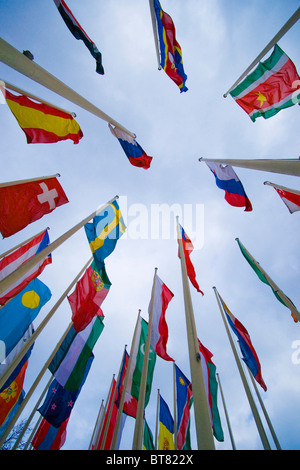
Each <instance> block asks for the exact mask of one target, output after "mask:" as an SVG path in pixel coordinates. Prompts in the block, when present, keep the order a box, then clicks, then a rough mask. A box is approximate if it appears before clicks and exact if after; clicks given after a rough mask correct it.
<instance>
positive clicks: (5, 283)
mask: <svg viewBox="0 0 300 470" xmlns="http://www.w3.org/2000/svg"><path fill="white" fill-rule="evenodd" d="M118 197H119V196H115V197H114V198H113V199H111V201H108V202H107V203H106V204H104V205H103V206H101V207H100V208H99V209H97V210H96V211H95V212H93V213H92V214H90V215H89V216H88V217H86V218H85V219H83V220H82V221H81V222H79V223H78V224H76V225H74V227H72V228H71V229H70V230H68V231H67V232H65V233H64V234H63V235H61V236H60V237H59V238H57V239H56V240H55V241H54V242H52V243H50V244H49V245H47V246H46V247H45V248H44V249H43V250H41V251H40V252H39V253H37V254H36V255H35V256H33V257H32V258H30V259H29V260H28V261H26V263H24V264H22V265H21V266H19V267H18V268H17V269H16V270H15V271H14V272H12V273H11V274H9V275H8V276H6V277H5V278H4V279H2V281H0V294H1V293H2V292H4V291H6V289H8V288H9V287H10V286H11V285H13V284H14V283H15V282H17V281H18V280H19V279H20V278H21V277H22V276H24V275H25V274H26V273H27V272H28V271H29V270H30V269H32V268H33V267H34V266H35V265H36V264H38V263H39V262H40V261H42V260H43V259H45V258H46V256H47V255H49V254H50V253H52V252H53V250H55V249H56V248H58V247H59V246H60V245H61V244H62V243H63V242H65V241H66V240H67V239H68V238H70V237H71V236H72V235H74V233H76V232H77V231H78V230H79V229H81V228H82V227H83V226H84V225H85V224H86V223H87V222H89V220H90V219H92V218H93V217H95V216H96V215H97V214H99V212H101V211H103V210H104V209H105V208H106V207H107V206H109V205H110V204H111V203H112V202H113V201H115V200H116V199H117V198H118Z"/></svg>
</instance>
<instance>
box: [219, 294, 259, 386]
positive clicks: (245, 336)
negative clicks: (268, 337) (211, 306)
mask: <svg viewBox="0 0 300 470" xmlns="http://www.w3.org/2000/svg"><path fill="white" fill-rule="evenodd" d="M218 295H219V298H220V301H221V304H222V306H223V310H224V312H225V314H226V318H227V321H228V323H229V325H230V327H231V329H232V331H233V332H234V334H235V335H236V336H237V338H238V341H239V346H240V349H241V352H242V359H243V361H244V362H245V364H247V366H248V368H249V370H250V371H251V373H252V375H253V377H254V379H255V380H256V381H257V383H259V385H260V386H261V387H262V388H263V389H264V390H265V391H266V390H267V386H266V384H265V382H264V380H263V378H262V374H261V365H260V362H259V359H258V356H257V354H256V351H255V349H254V347H253V345H252V342H251V339H250V335H249V333H248V331H247V330H246V328H245V327H244V325H242V323H241V322H240V321H239V320H238V319H237V318H235V316H234V315H233V314H232V313H231V312H230V310H229V309H228V307H227V305H226V304H225V302H224V300H223V299H222V297H221V296H220V294H218Z"/></svg>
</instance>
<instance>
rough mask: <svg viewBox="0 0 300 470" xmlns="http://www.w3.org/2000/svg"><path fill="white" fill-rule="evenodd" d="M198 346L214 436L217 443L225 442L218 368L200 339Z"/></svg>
mask: <svg viewBox="0 0 300 470" xmlns="http://www.w3.org/2000/svg"><path fill="white" fill-rule="evenodd" d="M198 344H199V352H200V357H201V365H202V371H203V377H204V383H205V389H206V397H207V401H208V407H209V412H210V419H211V425H212V430H213V435H214V436H215V438H216V439H217V441H220V442H223V441H224V434H223V429H222V424H221V419H220V415H219V410H218V403H217V400H218V382H217V378H216V366H215V364H214V363H213V362H212V360H211V358H212V356H213V354H212V353H211V352H210V351H209V350H208V349H207V348H206V347H205V346H203V344H202V343H201V341H199V339H198Z"/></svg>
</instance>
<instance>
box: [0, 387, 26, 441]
mask: <svg viewBox="0 0 300 470" xmlns="http://www.w3.org/2000/svg"><path fill="white" fill-rule="evenodd" d="M24 398H25V392H24V390H22V392H21V393H20V395H19V399H18V401H17V403H16V404H15V405H14V407H13V409H12V410H11V412H10V413H9V415H8V416H7V418H6V420H5V421H4V423H3V424H2V426H0V439H1V438H2V436H3V435H4V433H5V432H6V430H7V428H8V426H9V425H10V423H11V422H12V419H13V418H14V416H15V415H16V413H17V411H18V409H19V408H20V406H21V404H22V401H23V400H24Z"/></svg>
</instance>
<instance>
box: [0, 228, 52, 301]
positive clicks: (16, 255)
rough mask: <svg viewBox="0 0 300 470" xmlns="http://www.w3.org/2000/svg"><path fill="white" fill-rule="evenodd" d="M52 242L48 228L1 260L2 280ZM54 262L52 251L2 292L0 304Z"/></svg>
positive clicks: (0, 272) (0, 275) (0, 278)
mask: <svg viewBox="0 0 300 470" xmlns="http://www.w3.org/2000/svg"><path fill="white" fill-rule="evenodd" d="M49 243H50V239H49V234H48V230H45V231H44V232H43V233H41V234H40V235H38V236H36V237H35V238H33V240H31V241H29V242H28V243H25V244H24V245H22V246H21V247H20V248H18V249H17V250H15V251H13V252H12V253H10V254H8V255H7V256H5V257H4V258H2V259H1V260H0V281H1V280H2V279H4V278H5V277H7V276H8V275H9V274H11V273H12V272H14V271H15V270H16V269H17V268H18V267H19V266H21V265H22V264H24V263H26V261H28V260H29V259H30V258H32V257H33V256H35V255H37V254H38V253H39V252H40V251H42V250H43V249H44V248H46V246H48V245H49ZM50 263H52V255H51V253H50V254H49V255H47V256H46V257H45V258H44V259H42V260H41V261H40V262H39V263H38V264H36V265H35V266H34V267H33V268H32V269H31V270H30V271H28V272H27V273H26V274H24V275H23V276H22V277H21V278H20V279H18V280H17V281H16V282H14V283H13V284H12V285H11V286H10V287H9V288H8V289H6V290H5V291H4V292H2V293H1V294H0V304H1V305H4V304H5V303H6V302H7V301H8V300H9V299H11V298H12V297H14V296H15V295H17V294H18V293H19V292H20V291H21V290H22V289H24V287H26V286H27V285H28V284H29V282H30V281H32V279H34V278H35V277H37V276H39V275H40V274H41V273H42V271H43V270H44V268H45V267H46V266H47V264H50Z"/></svg>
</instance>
